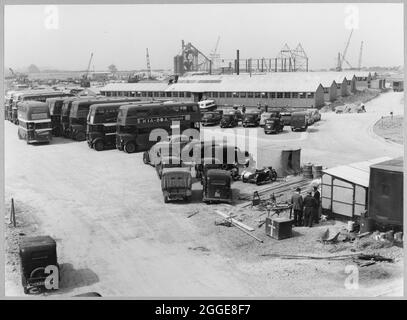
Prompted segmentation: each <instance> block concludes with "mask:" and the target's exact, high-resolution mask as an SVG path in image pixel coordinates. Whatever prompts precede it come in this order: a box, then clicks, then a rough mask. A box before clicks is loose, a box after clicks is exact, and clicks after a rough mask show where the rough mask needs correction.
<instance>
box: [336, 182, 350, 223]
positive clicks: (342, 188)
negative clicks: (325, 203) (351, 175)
mask: <svg viewBox="0 0 407 320" xmlns="http://www.w3.org/2000/svg"><path fill="white" fill-rule="evenodd" d="M332 185H333V188H332V212H333V213H335V214H339V215H342V216H347V217H352V216H353V202H354V186H353V185H352V184H351V183H349V182H345V181H343V180H339V179H335V178H333V183H332Z"/></svg>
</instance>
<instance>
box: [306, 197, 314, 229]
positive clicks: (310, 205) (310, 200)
mask: <svg viewBox="0 0 407 320" xmlns="http://www.w3.org/2000/svg"><path fill="white" fill-rule="evenodd" d="M315 202H316V201H315V198H314V197H313V196H312V194H311V191H308V192H307V195H306V197H305V198H304V226H305V227H310V228H311V227H312V221H313V220H314V219H313V218H314V217H313V215H314V210H315Z"/></svg>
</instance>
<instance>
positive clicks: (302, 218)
mask: <svg viewBox="0 0 407 320" xmlns="http://www.w3.org/2000/svg"><path fill="white" fill-rule="evenodd" d="M291 204H292V210H293V211H294V226H296V227H300V226H304V227H312V225H313V223H318V222H319V218H320V217H319V208H320V204H321V194H320V192H319V191H318V187H314V190H313V192H312V191H311V190H310V191H307V195H306V196H305V197H302V195H301V188H297V189H296V190H295V192H294V194H293V195H292V196H291Z"/></svg>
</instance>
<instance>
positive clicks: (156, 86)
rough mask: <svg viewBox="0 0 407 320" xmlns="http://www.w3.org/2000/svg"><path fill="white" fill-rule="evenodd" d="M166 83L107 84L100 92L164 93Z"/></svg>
mask: <svg viewBox="0 0 407 320" xmlns="http://www.w3.org/2000/svg"><path fill="white" fill-rule="evenodd" d="M167 87H168V83H167V82H136V83H125V82H124V83H108V84H107V85H106V86H104V87H102V88H100V91H134V92H137V91H165V89H167Z"/></svg>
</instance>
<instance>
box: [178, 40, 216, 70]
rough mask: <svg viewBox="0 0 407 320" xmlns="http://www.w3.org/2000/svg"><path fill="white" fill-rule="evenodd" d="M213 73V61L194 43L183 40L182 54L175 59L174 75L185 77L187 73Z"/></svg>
mask: <svg viewBox="0 0 407 320" xmlns="http://www.w3.org/2000/svg"><path fill="white" fill-rule="evenodd" d="M196 71H201V72H205V73H209V74H210V73H211V72H212V61H211V60H210V59H209V58H208V57H207V56H206V55H205V54H203V53H202V52H201V51H200V50H199V49H197V48H196V47H195V46H194V45H193V44H192V43H190V42H188V43H187V44H185V42H184V40H182V49H181V54H179V55H176V56H175V57H174V73H175V74H177V75H183V74H185V73H186V72H196Z"/></svg>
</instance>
